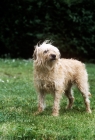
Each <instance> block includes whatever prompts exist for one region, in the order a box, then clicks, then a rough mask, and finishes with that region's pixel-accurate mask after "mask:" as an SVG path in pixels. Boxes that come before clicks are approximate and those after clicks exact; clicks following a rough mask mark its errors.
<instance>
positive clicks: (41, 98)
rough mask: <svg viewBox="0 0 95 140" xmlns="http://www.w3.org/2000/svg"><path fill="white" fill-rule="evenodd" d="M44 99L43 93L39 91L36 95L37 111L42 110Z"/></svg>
mask: <svg viewBox="0 0 95 140" xmlns="http://www.w3.org/2000/svg"><path fill="white" fill-rule="evenodd" d="M44 99H45V94H44V93H42V92H40V93H39V96H38V112H39V113H40V112H42V111H44V108H45V105H44Z"/></svg>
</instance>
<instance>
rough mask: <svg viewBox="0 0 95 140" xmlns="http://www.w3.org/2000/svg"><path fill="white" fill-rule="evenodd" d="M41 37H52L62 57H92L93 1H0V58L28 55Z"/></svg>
mask: <svg viewBox="0 0 95 140" xmlns="http://www.w3.org/2000/svg"><path fill="white" fill-rule="evenodd" d="M44 39H51V40H53V41H54V42H53V44H54V45H56V46H57V47H59V49H60V50H61V53H62V55H63V57H67V58H69V57H74V58H79V59H84V58H85V59H88V60H89V59H92V60H93V59H94V54H95V1H94V0H79V1H77V0H59V1H57V0H52V1H51V0H44V1H42V0H22V1H20V0H15V1H12V0H3V1H0V57H11V58H17V57H19V58H30V57H32V53H33V49H34V45H35V44H36V43H37V42H39V41H41V42H42V41H43V40H44Z"/></svg>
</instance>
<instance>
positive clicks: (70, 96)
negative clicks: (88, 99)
mask: <svg viewBox="0 0 95 140" xmlns="http://www.w3.org/2000/svg"><path fill="white" fill-rule="evenodd" d="M65 95H66V97H67V98H68V101H69V102H68V104H67V106H66V109H71V108H72V105H73V102H74V96H73V91H72V89H71V86H69V87H68V89H67V90H66V91H65Z"/></svg>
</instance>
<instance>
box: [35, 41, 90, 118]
mask: <svg viewBox="0 0 95 140" xmlns="http://www.w3.org/2000/svg"><path fill="white" fill-rule="evenodd" d="M33 58H34V85H35V87H36V90H37V92H38V95H39V100H38V112H42V111H43V110H44V108H45V105H44V99H45V95H46V94H47V93H51V94H52V95H53V96H54V105H53V113H52V115H53V116H58V114H59V108H60V107H59V104H60V99H61V97H62V94H63V93H64V94H65V95H66V96H67V98H68V100H69V103H68V105H67V108H72V105H73V102H74V96H73V92H72V89H71V87H72V85H73V84H75V85H77V87H78V89H79V90H80V92H81V93H82V95H83V98H84V102H85V106H86V111H87V112H89V113H91V109H90V100H89V96H90V93H89V85H88V75H87V72H86V69H85V65H84V64H83V63H81V62H80V61H77V60H73V59H60V52H59V50H58V49H57V48H56V47H54V46H53V45H52V44H51V42H49V41H48V40H46V41H44V42H43V43H42V44H40V46H38V45H36V47H35V50H34V54H33Z"/></svg>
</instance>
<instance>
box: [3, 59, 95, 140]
mask: <svg viewBox="0 0 95 140" xmlns="http://www.w3.org/2000/svg"><path fill="white" fill-rule="evenodd" d="M0 66H1V67H0V139H2V140H22V139H23V140H34V139H35V140H71V139H72V140H76V139H77V140H81V139H82V140H89V139H91V140H92V139H95V99H94V98H95V94H94V91H95V65H94V64H87V70H88V74H89V83H90V91H91V93H92V98H91V108H92V114H87V113H86V112H85V107H84V103H83V100H82V97H81V95H80V93H79V91H78V90H77V89H76V88H74V92H75V97H76V98H75V99H76V100H75V102H74V106H73V109H72V110H66V109H65V106H66V102H67V101H66V98H65V97H64V96H63V99H62V100H61V104H60V106H61V109H60V116H59V117H53V116H51V111H52V105H53V98H52V96H51V95H48V96H47V97H46V104H47V107H46V109H45V111H44V112H43V113H41V114H39V115H37V116H35V111H36V110H37V94H36V92H35V89H34V86H33V72H32V70H33V67H32V61H31V60H27V61H26V60H15V59H13V60H9V59H5V60H4V59H0Z"/></svg>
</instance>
